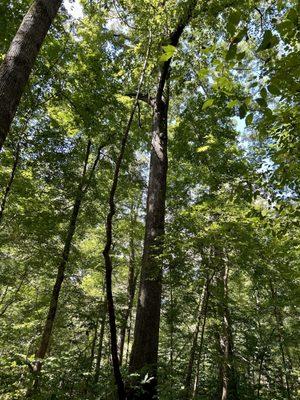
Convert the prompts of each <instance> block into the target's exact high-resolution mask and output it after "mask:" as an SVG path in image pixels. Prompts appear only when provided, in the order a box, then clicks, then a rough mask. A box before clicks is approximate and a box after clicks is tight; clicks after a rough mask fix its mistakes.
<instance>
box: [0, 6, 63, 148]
mask: <svg viewBox="0 0 300 400" xmlns="http://www.w3.org/2000/svg"><path fill="white" fill-rule="evenodd" d="M61 3H62V0H35V1H34V2H33V4H32V5H31V6H30V8H29V10H28V12H27V14H26V15H25V17H24V19H23V21H22V23H21V25H20V27H19V29H18V31H17V33H16V36H15V37H14V39H13V41H12V43H11V46H10V48H9V50H8V52H7V54H6V57H5V59H4V61H3V63H2V64H1V66H0V150H1V149H2V146H3V143H4V141H5V139H6V137H7V134H8V132H9V129H10V125H11V123H12V120H13V118H14V116H15V113H16V110H17V107H18V105H19V102H20V99H21V96H22V94H23V91H24V88H25V85H26V84H27V82H28V79H29V76H30V73H31V71H32V69H33V66H34V63H35V60H36V57H37V55H38V53H39V51H40V48H41V45H42V44H43V41H44V39H45V37H46V35H47V32H48V30H49V28H50V26H51V24H52V21H53V19H54V18H55V16H56V14H57V12H58V9H59V7H60V5H61Z"/></svg>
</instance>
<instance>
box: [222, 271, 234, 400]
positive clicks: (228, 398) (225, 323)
mask: <svg viewBox="0 0 300 400" xmlns="http://www.w3.org/2000/svg"><path fill="white" fill-rule="evenodd" d="M228 273H229V269H228V266H227V264H226V263H225V264H224V266H222V269H221V271H220V275H219V279H218V281H219V282H218V284H219V289H220V299H219V305H218V309H219V315H220V319H221V321H222V327H221V332H220V333H219V346H220V353H221V365H220V387H221V393H220V399H221V400H238V399H239V397H238V390H237V381H236V372H235V367H234V353H233V336H232V328H231V320H230V312H229V307H228Z"/></svg>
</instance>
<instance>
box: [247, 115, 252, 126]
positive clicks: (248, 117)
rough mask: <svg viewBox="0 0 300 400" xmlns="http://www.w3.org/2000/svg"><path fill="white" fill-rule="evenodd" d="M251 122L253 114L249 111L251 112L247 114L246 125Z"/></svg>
mask: <svg viewBox="0 0 300 400" xmlns="http://www.w3.org/2000/svg"><path fill="white" fill-rule="evenodd" d="M252 122H253V114H252V113H251V114H248V115H247V117H246V126H249V125H251V124H252Z"/></svg>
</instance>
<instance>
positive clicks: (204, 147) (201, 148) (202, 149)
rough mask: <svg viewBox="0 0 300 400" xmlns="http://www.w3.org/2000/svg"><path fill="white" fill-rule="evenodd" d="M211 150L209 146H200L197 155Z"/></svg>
mask: <svg viewBox="0 0 300 400" xmlns="http://www.w3.org/2000/svg"><path fill="white" fill-rule="evenodd" d="M208 149H209V146H200V147H198V148H197V153H204V152H205V151H207V150H208Z"/></svg>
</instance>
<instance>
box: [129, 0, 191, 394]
mask: <svg viewBox="0 0 300 400" xmlns="http://www.w3.org/2000/svg"><path fill="white" fill-rule="evenodd" d="M196 5H197V1H196V0H192V1H190V2H189V3H188V5H187V7H186V10H185V13H184V15H183V16H182V18H181V19H180V20H179V21H178V24H177V26H176V28H175V30H174V31H173V32H172V33H171V35H170V36H169V38H168V42H169V44H170V45H172V46H174V47H176V46H178V43H179V39H180V37H181V35H182V33H183V31H184V28H185V27H186V25H187V24H188V23H189V22H190V20H191V18H192V15H193V12H194V9H195V7H196ZM170 64H171V58H170V59H169V60H167V61H165V62H164V63H163V64H162V67H161V71H160V77H159V82H158V86H157V91H156V96H155V99H154V100H153V101H152V105H153V109H154V112H153V128H152V150H151V157H150V174H149V184H148V196H147V210H146V229H145V238H144V250H143V257H142V267H141V279H140V287H139V297H138V306H137V313H136V322H135V330H134V342H133V347H132V352H131V357H130V365H129V368H130V371H131V372H136V371H141V370H142V369H143V370H144V372H145V373H148V374H150V376H151V377H152V378H153V379H152V380H151V381H150V383H149V385H148V387H147V388H146V387H145V390H146V391H147V392H148V394H147V396H148V397H147V398H149V399H151V398H153V396H155V394H156V375H157V354H158V341H159V324H160V306H161V292H162V260H161V258H160V256H161V255H162V254H163V236H164V230H165V199H166V186H167V170H168V155H167V143H168V125H167V118H168V98H165V97H164V89H165V85H166V82H167V80H168V76H169V73H170ZM167 97H168V96H167ZM145 396H146V395H145ZM145 399H146V397H145Z"/></svg>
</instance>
